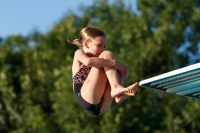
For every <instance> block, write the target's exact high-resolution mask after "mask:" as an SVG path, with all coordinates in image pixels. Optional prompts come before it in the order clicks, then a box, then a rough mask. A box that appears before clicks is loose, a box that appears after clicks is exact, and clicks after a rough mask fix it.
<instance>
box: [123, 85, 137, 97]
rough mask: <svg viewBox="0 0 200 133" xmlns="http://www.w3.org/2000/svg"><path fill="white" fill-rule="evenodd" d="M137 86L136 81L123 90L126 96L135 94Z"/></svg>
mask: <svg viewBox="0 0 200 133" xmlns="http://www.w3.org/2000/svg"><path fill="white" fill-rule="evenodd" d="M138 87H139V83H138V82H136V83H135V84H133V85H131V86H129V87H127V91H126V92H125V94H126V95H128V96H135V93H136V91H137V89H138Z"/></svg>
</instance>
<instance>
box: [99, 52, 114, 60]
mask: <svg viewBox="0 0 200 133" xmlns="http://www.w3.org/2000/svg"><path fill="white" fill-rule="evenodd" d="M99 58H104V59H114V54H113V53H112V52H111V51H109V50H105V51H103V52H102V53H101V54H100V55H99Z"/></svg>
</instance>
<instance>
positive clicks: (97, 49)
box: [86, 36, 106, 57]
mask: <svg viewBox="0 0 200 133" xmlns="http://www.w3.org/2000/svg"><path fill="white" fill-rule="evenodd" d="M86 47H87V49H88V50H87V53H88V54H91V56H95V57H98V56H99V55H100V54H101V53H102V52H103V51H104V50H105V47H106V37H104V36H97V37H95V38H92V39H91V40H90V41H89V42H87V46H86Z"/></svg>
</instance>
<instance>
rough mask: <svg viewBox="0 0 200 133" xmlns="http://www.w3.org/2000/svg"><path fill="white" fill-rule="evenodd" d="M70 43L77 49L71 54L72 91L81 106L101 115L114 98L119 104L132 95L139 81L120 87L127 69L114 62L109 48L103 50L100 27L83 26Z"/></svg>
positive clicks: (103, 37)
mask: <svg viewBox="0 0 200 133" xmlns="http://www.w3.org/2000/svg"><path fill="white" fill-rule="evenodd" d="M72 43H73V44H76V45H77V46H78V47H79V48H80V49H78V50H77V51H76V52H75V54H74V60H73V65H72V74H73V78H72V80H73V91H74V95H75V97H76V99H77V101H78V102H79V104H80V105H81V106H82V107H83V108H84V109H86V110H87V111H88V112H90V113H91V114H93V115H100V114H103V113H104V112H106V111H107V110H108V109H109V108H110V106H111V103H112V99H113V98H115V101H116V102H117V103H121V102H123V101H124V100H125V99H126V98H128V97H129V96H134V95H135V93H136V90H137V88H138V83H135V84H133V85H131V86H129V87H127V88H125V87H123V86H122V84H123V81H124V80H125V79H126V78H127V76H128V72H129V68H128V67H127V66H126V65H124V64H122V63H121V62H119V61H117V60H116V59H115V58H114V55H113V53H112V52H111V51H107V50H105V47H106V45H107V43H106V35H105V34H104V32H103V31H102V30H100V29H99V28H97V27H94V26H89V27H85V28H84V29H82V30H81V32H80V36H79V39H75V40H73V41H72Z"/></svg>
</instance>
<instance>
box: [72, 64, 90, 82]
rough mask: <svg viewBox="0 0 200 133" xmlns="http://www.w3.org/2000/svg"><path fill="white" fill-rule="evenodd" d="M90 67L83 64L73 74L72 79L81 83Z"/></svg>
mask: <svg viewBox="0 0 200 133" xmlns="http://www.w3.org/2000/svg"><path fill="white" fill-rule="evenodd" d="M90 69H91V67H89V66H85V65H83V66H82V67H81V68H80V70H79V71H78V72H77V73H76V74H75V75H74V77H73V78H72V81H73V82H74V83H78V84H83V83H84V81H85V80H86V78H87V76H88V74H89V72H90Z"/></svg>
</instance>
